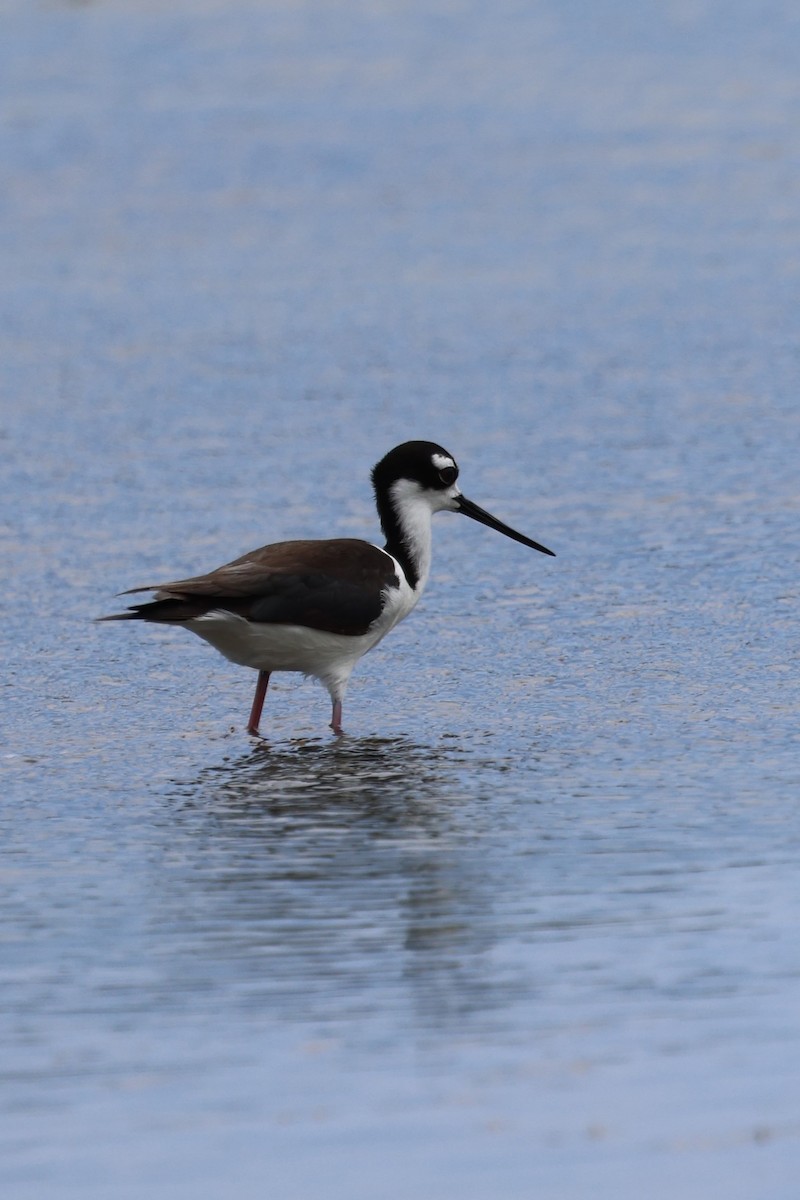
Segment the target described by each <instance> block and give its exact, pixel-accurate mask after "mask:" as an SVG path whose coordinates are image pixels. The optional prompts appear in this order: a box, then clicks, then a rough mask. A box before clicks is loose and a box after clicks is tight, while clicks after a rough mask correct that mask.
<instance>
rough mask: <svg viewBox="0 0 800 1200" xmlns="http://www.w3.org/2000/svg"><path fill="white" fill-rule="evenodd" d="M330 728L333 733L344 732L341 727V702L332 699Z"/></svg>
mask: <svg viewBox="0 0 800 1200" xmlns="http://www.w3.org/2000/svg"><path fill="white" fill-rule="evenodd" d="M331 729H332V730H333V732H334V733H344V730H343V729H342V702H341V700H334V702H333V713H332V715H331Z"/></svg>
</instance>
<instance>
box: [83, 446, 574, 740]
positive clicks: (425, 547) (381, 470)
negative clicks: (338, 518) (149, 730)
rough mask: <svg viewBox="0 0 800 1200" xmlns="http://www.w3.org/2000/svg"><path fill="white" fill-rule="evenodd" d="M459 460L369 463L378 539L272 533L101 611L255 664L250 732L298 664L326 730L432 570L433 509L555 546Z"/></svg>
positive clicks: (414, 451)
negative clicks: (118, 608)
mask: <svg viewBox="0 0 800 1200" xmlns="http://www.w3.org/2000/svg"><path fill="white" fill-rule="evenodd" d="M458 477H459V469H458V465H457V463H456V461H455V459H454V458H453V456H452V454H450V453H449V452H448V451H447V450H445V449H443V447H442V446H439V445H437V443H435V442H426V441H410V442H403V443H402V445H399V446H395V447H394V449H393V450H390V451H389V453H388V454H386V455H385V456H384V457H383V458H382V459H381V460H380V462H378V463H377V464H376V465H375V467H374V468H373V470H372V474H371V479H372V486H373V490H374V494H375V504H376V507H377V510H378V518H379V520H380V524H381V529H382V531H383V535H384V538H385V539H386V541H385V545H384V546H383V547H380V546H376V545H373V544H372V543H370V542H367V541H362V540H361V539H359V538H330V539H326V540H316V541H310V540H303V541H285V542H275V543H273V544H272V545H268V546H262V547H261V548H260V549H258V550H251V551H250V552H249V553H247V554H243V555H242V556H241V557H240V558H236V559H234V560H233V561H232V562H229V563H225V564H224V566H221V567H217V568H216V569H215V570H213V571H209V572H208V573H207V574H205V575H196V576H193V577H192V578H190V579H178V580H174V581H172V582H171V583H158V584H149V585H145V586H141V587H135V588H130V589H128V590H127V591H125V592H121V593H120V595H122V596H130V595H134V594H135V593H138V592H153V593H155V595H154V598H153V599H151V600H149V601H146V602H144V603H136V604H132V605H130V606H129V607H128V608H127V609H126V611H125V612H120V613H112V614H110V615H109V616H105V617H99V618H98V620H99V621H148V622H151V623H153V624H156V625H181V626H183V627H184V628H186V629H189V630H190V631H191V632H192V633H194V634H196V635H197V636H198V637H201V638H203V639H204V641H206V642H209V643H210V644H211V645H212V646H213V647H214V648H215V649H216V650H218V651H219V652H220V653H221V654H223V655H224V656H225V658H227V659H229V660H230V661H231V662H233V663H237V664H239V665H240V666H244V667H251V668H254V669H255V670H256V671H257V672H258V678H257V682H256V690H255V695H254V697H253V704H252V707H251V710H250V717H249V720H248V723H247V732H248V733H249V734H252V735H254V736H261V735H260V729H259V725H260V721H261V714H262V710H263V706H264V700H265V697H266V694H267V687H268V684H269V679H270V675H271V674H272V673H273V672H276V671H297V672H302V673H303V674H304V675H309V676H312V677H314V678H316V679H318V680H320V682H321V683H322V684H323V685H324V686H325V688H327V691H328V694H329V696H330V700H331V706H332V707H331V722H330V726H331V729H332V730H333V731H334V733H336V734H341V733H342V732H343V730H342V704H343V701H344V697H345V692H346V691H347V685H348V683H349V680H350V675H351V673H352V671H353V668H354V667H355V665H356V663H357V662H358V661H359V659H360V658H362V657H363V655H365V654H366V653H367V651H368V650H371V649H372V648H373V647H374V646H377V644H378V643H379V642H380V641H382V640H383V638H384V637H385V636H386V634H387V633H389V632H390V631H391V630H392V629H394V627H395V625H397V624H399V622H400V621H402V620H403V619H404V618H405V617H407V616H408V614H409V613H410V612H411V611H412V609H413V608H414V607H415V606H416V604H417V602H418V601H419V598H420V596H421V595H422V592H423V590H424V588H425V585H426V583H427V581H428V576H429V574H430V569H431V518H432V517H433V515H434V514H435V513H437V512H456V513H462V514H463V515H464V516H465V517H470V518H471V519H472V520H473V521H477V522H479V523H480V524H481V525H485V526H488V528H489V529H494V530H496V531H497V532H498V533H502V534H504V535H505V536H506V537H508V538H511V539H512V540H513V541H515V542H521V543H522V545H523V546H529V547H530V548H531V549H533V550H538V551H540V553H542V554H547V555H550V556H552V557H555V555H554V552H553V551H552V550H548V549H547V547H546V546H542V545H540V544H539V542H534V541H533V540H532V539H531V538H529V537H526V536H525V535H524V534H522V533H518V532H517V531H516V530H515V529H512V528H511V527H510V526H508V525H506V524H504V523H503V522H502V521H500V520H498V519H497V517H494V516H492V514H491V513H489V512H487V511H486V510H485V509H483V508H480V507H479V506H478V505H477V504H475V503H473V501H471V500H468V499H467V497H466V496H464V495H463V493H462V492H461V490H460V488H459V486H458Z"/></svg>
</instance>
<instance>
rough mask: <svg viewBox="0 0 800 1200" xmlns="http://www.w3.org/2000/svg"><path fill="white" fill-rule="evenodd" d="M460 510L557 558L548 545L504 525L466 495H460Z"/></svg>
mask: <svg viewBox="0 0 800 1200" xmlns="http://www.w3.org/2000/svg"><path fill="white" fill-rule="evenodd" d="M458 511H459V512H460V513H463V514H464V516H465V517H472V519H473V521H478V522H479V523H480V524H481V525H488V526H489V528H490V529H496V530H497V532H498V533H504V534H505V535H506V537H508V538H511V540H512V541H514V542H522V544H523V546H530V548H531V550H539V551H540V552H541V553H542V554H550V555H551V556H552V557H553V558H555V554H554V553H553V551H552V550H548V549H547V547H546V546H540V545H539V543H538V542H533V541H531V539H530V538H529V537H525V534H524V533H517V531H516V529H512V528H511V527H510V525H504V524H503V522H502V521H498V519H497V517H493V516H492V514H491V513H488V512H487V511H486V509H485V508H479V507H478V505H477V504H473V503H472V501H471V500H468V499H467V497H466V496H459V497H458Z"/></svg>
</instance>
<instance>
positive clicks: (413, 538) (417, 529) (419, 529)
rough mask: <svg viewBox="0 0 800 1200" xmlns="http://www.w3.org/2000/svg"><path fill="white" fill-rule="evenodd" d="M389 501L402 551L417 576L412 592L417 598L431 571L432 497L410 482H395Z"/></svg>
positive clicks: (433, 509)
mask: <svg viewBox="0 0 800 1200" xmlns="http://www.w3.org/2000/svg"><path fill="white" fill-rule="evenodd" d="M390 497H391V504H392V509H393V511H394V515H395V517H396V519H397V525H398V531H399V534H400V538H401V541H402V543H403V548H404V549H405V551H406V553H407V554H408V557H409V559H410V560H411V562H412V564H413V567H414V570H415V572H416V575H417V583H416V586H415V588H414V591H415V592H417V593H418V594H419V593H421V592H422V589H423V588H424V587H425V584H426V583H427V582H428V576H429V575H430V571H431V540H432V539H431V517H432V516H433V513H434V512H435V508H434V506H433V504H432V503H431V493H430V492H427V491H424V490H423V489H422V488H421V487H420V486H419V484H418V483H415V482H414V481H413V480H411V479H398V480H397V482H396V483H394V484H392V487H391V491H390Z"/></svg>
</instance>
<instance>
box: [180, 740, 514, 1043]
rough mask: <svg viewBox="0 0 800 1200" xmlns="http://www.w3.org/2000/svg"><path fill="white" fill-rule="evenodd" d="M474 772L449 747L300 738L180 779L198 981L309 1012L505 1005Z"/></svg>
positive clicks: (473, 1012) (461, 1013)
mask: <svg viewBox="0 0 800 1200" xmlns="http://www.w3.org/2000/svg"><path fill="white" fill-rule="evenodd" d="M475 770H476V763H475V761H474V757H473V756H472V755H469V754H465V753H463V752H462V751H460V750H459V749H458V747H457V746H456V748H451V746H450V745H449V744H448V743H446V742H445V743H444V744H442V745H440V746H438V747H436V746H434V747H431V746H420V745H417V744H415V743H413V742H411V741H409V740H407V739H405V738H370V739H347V740H340V741H337V742H333V743H332V742H327V741H325V742H323V741H316V740H310V741H306V740H299V741H295V742H293V743H291V744H290V745H289V746H288V747H287V746H286V745H285V744H284V746H283V747H282V748H281V749H279V750H266V749H264V748H262V747H255V748H254V749H253V750H251V751H250V752H249V753H248V754H246V755H244V756H242V757H240V758H236V759H233V760H230V761H227V762H223V763H221V764H219V765H217V766H214V767H211V768H207V769H206V770H204V771H202V772H201V773H200V774H199V775H198V777H197V778H196V779H194V780H191V781H184V782H177V781H176V783H175V785H174V791H173V796H174V798H175V801H176V806H175V810H174V812H173V817H174V818H175V821H174V825H173V828H175V829H177V830H179V831H180V833H179V835H178V836H179V838H180V843H181V852H180V857H181V861H182V863H183V869H182V870H180V871H178V872H177V873H176V872H173V873H172V874H171V876H170V878H169V887H168V890H169V893H170V894H169V895H164V896H163V899H164V902H165V904H166V906H167V909H168V910H169V911H168V912H165V913H163V914H162V918H161V919H162V920H163V919H165V918H166V919H167V920H168V921H170V922H171V923H173V925H174V926H175V925H177V927H178V928H177V929H176V933H177V934H178V935H179V936H178V937H177V938H176V945H177V947H178V948H179V954H178V958H177V960H176V964H175V967H176V971H177V972H178V973H179V976H180V980H181V985H182V986H191V982H190V981H191V980H192V979H193V978H194V979H195V980H196V983H197V985H198V986H200V987H202V988H203V989H204V990H207V989H208V988H209V987H215V988H216V987H222V988H225V989H226V990H227V991H230V990H233V991H234V992H235V993H236V995H237V997H238V1000H239V1002H241V1003H243V1004H246V1005H258V1006H261V1007H265V1006H268V1007H269V1008H270V1009H271V1010H272V1011H273V1012H274V1013H275V1014H277V1015H280V1016H282V1017H284V1018H288V1019H293V1020H296V1019H299V1018H304V1019H307V1020H313V1021H331V1020H341V1019H342V1018H344V1017H345V1016H350V1017H352V1016H353V1015H354V1014H357V1013H362V1014H364V1013H366V1012H369V1011H383V1012H384V1013H385V1012H386V1011H387V1006H389V1011H391V1009H392V1008H397V1007H401V1008H402V1010H403V1013H404V1014H405V1019H406V1020H409V1021H412V1022H413V1023H416V1024H421V1025H423V1026H425V1027H430V1026H440V1025H441V1024H442V1023H444V1024H447V1023H450V1022H452V1021H454V1020H455V1019H456V1018H457V1019H458V1023H459V1027H462V1025H463V1022H464V1021H465V1020H466V1019H468V1018H470V1017H472V1018H473V1019H476V1020H477V1019H484V1018H486V1017H487V1016H488V1015H489V1014H490V1013H491V1012H493V1011H496V1010H497V1009H498V1008H499V1007H501V1006H502V1005H503V1003H504V1001H505V1000H506V999H507V997H506V996H505V994H504V990H503V986H502V984H501V983H499V982H498V980H497V979H496V978H495V977H494V975H493V973H492V972H491V971H490V969H489V966H488V952H489V951H490V950H491V948H492V946H493V944H494V942H495V940H496V937H497V930H496V929H495V928H494V923H493V919H492V906H491V879H490V878H489V876H488V869H487V865H486V859H485V856H484V855H483V853H482V851H481V848H480V844H479V842H478V841H477V840H476V838H475V836H474V829H473V826H472V822H471V820H470V815H473V816H474V807H475V802H476V799H480V797H479V796H476V788H475ZM173 853H177V850H176V848H173ZM164 886H165V884H164V876H163V875H162V876H161V879H160V883H159V889H160V890H162V891H163V889H164ZM182 941H183V942H185V945H184V947H183V949H182V951H181V950H180V946H181V942H182Z"/></svg>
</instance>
